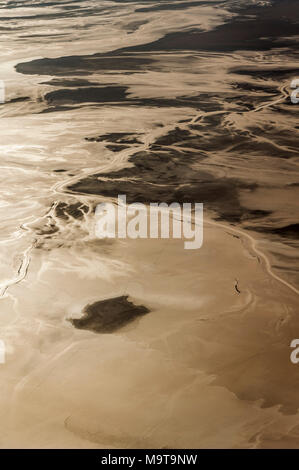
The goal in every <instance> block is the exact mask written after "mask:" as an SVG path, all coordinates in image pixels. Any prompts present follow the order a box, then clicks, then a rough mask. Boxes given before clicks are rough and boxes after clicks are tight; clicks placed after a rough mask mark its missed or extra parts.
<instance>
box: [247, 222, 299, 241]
mask: <svg viewBox="0 0 299 470" xmlns="http://www.w3.org/2000/svg"><path fill="white" fill-rule="evenodd" d="M252 229H253V230H255V231H256V232H262V233H270V234H272V235H277V236H279V237H283V238H289V239H291V240H298V239H299V223H297V224H289V225H286V226H284V227H277V228H273V227H252Z"/></svg>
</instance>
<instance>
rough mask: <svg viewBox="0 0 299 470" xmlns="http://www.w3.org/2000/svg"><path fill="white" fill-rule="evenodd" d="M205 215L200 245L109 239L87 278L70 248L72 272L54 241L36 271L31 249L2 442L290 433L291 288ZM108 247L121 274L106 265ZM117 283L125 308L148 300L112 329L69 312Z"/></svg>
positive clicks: (96, 442) (6, 371) (222, 443)
mask: <svg viewBox="0 0 299 470" xmlns="http://www.w3.org/2000/svg"><path fill="white" fill-rule="evenodd" d="M213 224H214V222H212V221H211V224H210V223H209V222H208V221H206V224H205V243H204V246H203V247H202V249H201V250H197V251H192V250H190V251H189V250H183V249H182V246H181V243H182V242H181V241H174V240H173V241H169V240H156V241H154V240H125V241H123V242H120V241H117V242H115V243H112V244H108V245H107V246H106V255H105V256H102V257H101V270H102V280H101V282H99V280H97V282H92V280H91V279H89V280H88V279H86V278H85V277H82V271H81V272H80V270H79V271H78V270H77V269H76V266H75V261H74V265H73V266H68V271H67V272H68V275H67V276H66V272H65V269H66V267H65V268H62V269H60V270H57V269H55V270H53V268H52V269H51V268H50V266H54V264H56V266H57V267H58V265H60V266H61V267H62V266H63V258H64V256H66V255H67V253H66V252H65V251H66V250H63V249H62V251H61V250H52V252H51V253H50V254H49V257H48V263H49V265H48V268H46V267H45V266H44V267H43V269H42V271H41V270H40V269H41V262H42V258H41V257H40V256H38V255H37V254H34V256H33V259H32V266H33V267H34V268H35V269H34V271H35V270H39V272H40V275H39V278H38V279H36V278H35V277H34V275H33V274H30V273H29V275H28V278H27V279H26V280H24V282H23V283H22V284H20V285H19V286H18V287H16V288H14V289H12V294H13V295H14V294H15V293H16V292H18V296H20V297H19V298H22V305H20V306H19V307H18V308H17V309H16V310H17V312H20V311H22V317H19V318H18V320H17V321H18V329H17V331H18V335H17V336H13V337H12V338H11V344H13V345H14V348H15V351H14V354H13V356H12V357H11V358H9V360H8V362H7V364H5V366H4V368H3V369H2V377H3V378H5V380H4V382H3V384H4V386H3V392H2V403H3V407H2V412H1V421H2V423H3V426H2V427H1V429H2V431H1V438H0V439H1V445H2V446H3V447H18V446H21V447H22V446H24V447H51V446H55V447H105V446H108V447H128V448H130V447H146V448H151V447H153V448H155V447H159V448H161V447H169V448H174V447H178V448H179V447H189V448H192V447H199V448H200V447H263V446H265V447H267V446H276V445H277V444H278V445H282V446H289V445H293V444H294V442H295V441H294V440H296V438H297V432H298V431H297V428H296V425H297V419H296V414H294V413H296V410H297V407H298V405H299V404H298V394H297V393H296V389H297V383H298V380H299V369H298V368H296V366H294V365H292V364H291V362H290V360H289V355H290V350H289V347H288V345H289V343H290V340H291V339H292V338H293V332H294V331H296V330H297V329H298V319H297V315H296V310H297V296H296V295H295V293H293V292H292V291H290V290H289V289H288V287H287V286H284V285H283V284H281V283H280V282H278V281H276V280H275V279H273V278H272V277H271V276H270V275H269V274H268V273H267V272H266V271H265V266H264V263H263V261H262V260H260V261H259V260H258V257H257V255H256V253H255V251H254V250H253V249H252V246H251V244H250V241H249V240H247V239H246V238H243V239H242V237H239V238H238V237H237V236H236V234H235V233H233V232H231V231H230V229H227V231H225V230H223V229H222V228H217V227H216V226H215V225H213ZM97 245H98V249H99V250H100V252H101V253H103V242H100V241H96V240H95V241H94V246H93V247H92V251H90V253H89V255H90V254H91V253H92V252H93V253H95V250H96V246H97ZM86 249H87V248H86V247H85V248H84V250H85V253H84V252H83V253H82V247H81V248H78V250H77V252H76V249H74V250H73V256H74V259H78V257H79V256H81V257H82V258H83V257H84V256H87V253H86ZM84 250H83V251H84ZM80 251H81V255H80V254H79V252H80ZM113 260H117V263H119V274H118V275H115V276H114V277H113V278H111V277H109V276H108V277H107V278H105V276H104V272H105V267H106V269H107V268H108V267H109V266H110V264H111V263H112V262H113ZM115 263H116V261H115ZM121 266H122V269H121ZM93 267H94V269H95V268H96V263H95V262H94V263H93ZM126 267H127V269H126ZM31 271H32V270H31ZM90 275H91V273H90ZM97 275H98V273H96V271H95V278H96V276H97ZM54 279H55V286H56V287H55V292H52V293H51V292H50V291H51V286H53V285H54V284H53V281H54ZM58 286H59V288H58ZM37 294H38V295H37ZM124 295H127V296H129V301H126V302H128V303H127V305H125V306H126V308H128V306H130V307H132V305H133V304H134V305H136V306H137V307H136V308H144V307H138V306H145V307H146V309H148V310H149V311H148V312H147V313H146V315H143V316H140V318H139V319H137V320H135V321H134V322H132V323H131V322H129V323H128V324H127V325H123V326H122V327H121V328H119V329H117V330H116V331H114V332H113V333H109V334H103V333H101V334H99V333H94V332H91V331H83V330H82V329H79V330H77V329H74V328H73V327H72V326H71V324H70V322H69V321H67V320H69V319H71V318H73V319H74V318H76V317H77V318H79V317H80V316H81V311H82V308H83V306H84V305H86V303H87V300H88V301H90V299H94V300H95V301H97V302H99V299H103V300H105V299H106V300H105V301H106V303H107V304H108V303H109V302H107V297H108V298H110V299H114V298H116V297H119V299H120V300H118V302H124V301H123V300H122V296H124ZM70 299H72V301H71V302H70ZM33 304H34V306H35V308H34V310H36V309H38V310H39V312H40V315H39V318H36V316H35V315H32V311H33V308H32V307H33ZM37 304H38V305H37ZM104 304H105V302H104ZM96 307H97V308H99V304H97V305H96ZM61 314H62V315H61ZM13 330H14V324H12V325H11V330H10V335H13ZM16 443H17V444H16Z"/></svg>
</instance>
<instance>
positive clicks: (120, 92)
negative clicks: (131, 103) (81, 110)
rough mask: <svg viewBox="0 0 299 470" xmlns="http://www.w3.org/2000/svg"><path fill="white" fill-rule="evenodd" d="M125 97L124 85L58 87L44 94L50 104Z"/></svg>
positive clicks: (118, 99)
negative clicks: (58, 88)
mask: <svg viewBox="0 0 299 470" xmlns="http://www.w3.org/2000/svg"><path fill="white" fill-rule="evenodd" d="M126 97H127V88H126V87H117V86H108V87H88V88H76V89H60V90H56V91H51V92H50V93H47V94H46V95H45V99H46V101H47V103H48V104H49V105H51V106H53V105H54V106H58V105H59V106H61V105H67V104H78V103H105V102H111V101H117V102H119V101H124V100H126Z"/></svg>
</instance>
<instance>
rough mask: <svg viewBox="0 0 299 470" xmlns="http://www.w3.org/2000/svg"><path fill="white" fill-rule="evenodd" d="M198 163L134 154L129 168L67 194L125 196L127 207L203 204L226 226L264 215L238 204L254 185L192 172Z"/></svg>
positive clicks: (181, 156)
mask: <svg viewBox="0 0 299 470" xmlns="http://www.w3.org/2000/svg"><path fill="white" fill-rule="evenodd" d="M202 158H204V157H202ZM199 161H200V156H199V155H198V154H194V153H192V152H178V151H174V150H173V149H172V150H171V151H169V152H166V151H164V152H137V153H135V154H134V155H132V156H131V157H130V159H129V162H130V163H132V164H133V166H132V167H128V168H124V169H122V170H119V171H115V172H112V173H108V174H107V173H100V174H96V175H91V176H88V177H87V178H83V179H82V180H80V181H79V182H77V183H75V184H73V185H71V186H69V190H71V191H73V192H79V193H86V194H97V195H103V196H107V197H117V195H118V194H126V196H127V202H128V203H133V202H143V203H150V202H166V203H168V204H169V203H172V202H179V203H184V202H193V203H195V202H203V203H204V204H205V206H206V207H207V208H208V209H210V210H213V211H215V212H216V213H217V214H218V217H219V218H220V219H224V220H227V221H229V222H239V221H241V220H247V219H252V218H256V217H261V216H264V215H265V212H264V211H259V212H257V211H252V210H250V209H246V208H244V207H242V206H241V204H240V201H239V191H240V190H241V189H251V190H254V189H255V185H254V184H249V183H245V182H240V181H238V180H236V179H233V178H222V179H218V178H217V177H215V176H213V175H212V174H211V173H208V172H207V171H201V170H198V169H194V168H192V164H193V163H194V162H197V163H198V162H199ZM101 178H104V179H101ZM107 178H109V179H107ZM120 178H125V180H119V179H120Z"/></svg>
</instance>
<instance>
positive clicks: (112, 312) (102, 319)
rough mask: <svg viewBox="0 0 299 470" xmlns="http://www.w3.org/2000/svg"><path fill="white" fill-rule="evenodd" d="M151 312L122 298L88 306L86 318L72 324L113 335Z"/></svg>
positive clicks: (124, 297) (74, 320)
mask: <svg viewBox="0 0 299 470" xmlns="http://www.w3.org/2000/svg"><path fill="white" fill-rule="evenodd" d="M149 312H150V310H149V309H148V308H146V307H144V306H143V305H140V306H139V305H138V306H137V305H134V304H133V303H132V302H130V301H128V296H121V297H115V298H113V299H108V300H101V301H99V302H95V303H93V304H90V305H87V307H85V309H84V316H83V317H82V318H79V319H71V320H70V322H71V323H72V325H73V326H74V327H75V328H78V329H80V330H89V331H93V332H94V333H113V332H114V331H117V330H119V329H120V328H122V327H124V326H125V325H127V324H128V323H131V322H132V321H134V320H136V319H137V318H138V317H141V316H143V315H146V314H147V313H149Z"/></svg>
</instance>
